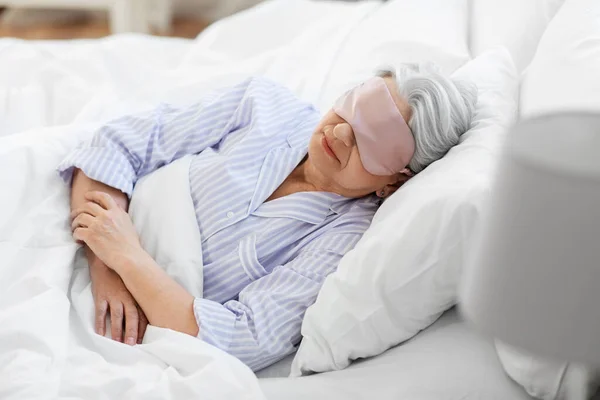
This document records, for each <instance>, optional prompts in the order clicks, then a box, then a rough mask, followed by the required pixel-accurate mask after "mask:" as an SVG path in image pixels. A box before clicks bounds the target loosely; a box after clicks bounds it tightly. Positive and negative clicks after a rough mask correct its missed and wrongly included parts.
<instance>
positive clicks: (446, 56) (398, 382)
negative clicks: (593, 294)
mask: <svg viewBox="0 0 600 400" xmlns="http://www.w3.org/2000/svg"><path fill="white" fill-rule="evenodd" d="M394 3H395V4H394ZM514 3H515V4H516V3H519V2H514ZM555 3H557V4H558V3H559V2H555ZM469 4H470V2H468V1H466V0H464V1H463V0H452V1H445V0H426V1H425V0H424V1H420V2H417V1H408V0H407V1H404V2H402V1H399V0H395V1H390V2H388V3H383V2H378V1H365V2H360V3H354V2H350V3H346V2H335V1H309V0H290V1H277V0H272V1H267V2H265V3H263V4H260V5H259V6H257V7H254V8H252V9H250V10H247V11H245V12H242V13H240V14H236V15H234V16H232V17H229V18H227V19H225V20H222V21H219V22H218V23H216V24H214V25H212V26H211V27H209V28H208V29H207V30H206V31H205V32H203V33H202V34H201V35H200V36H199V37H198V38H196V39H195V40H182V39H166V38H151V37H147V36H142V35H131V34H130V35H118V36H112V37H109V38H106V39H102V40H92V41H90V40H82V41H71V42H52V41H50V42H24V41H20V40H15V39H0V148H2V147H4V148H11V146H16V147H15V148H17V150H18V149H19V148H20V147H18V146H21V144H22V143H26V142H27V143H36V142H39V141H40V140H42V138H43V137H44V136H45V135H57V137H60V139H57V140H58V141H57V142H56V143H59V144H62V143H66V142H68V141H69V138H68V133H69V132H79V131H82V130H86V129H91V128H92V127H95V126H97V125H98V124H99V123H101V122H102V121H105V120H107V119H110V118H113V117H116V116H118V115H122V114H125V113H130V112H133V111H136V110H141V109H144V108H147V107H150V106H151V105H153V104H156V103H157V102H161V101H168V102H173V103H182V104H183V103H188V102H191V101H193V100H194V99H196V98H197V97H198V96H200V95H201V94H203V93H206V92H209V91H210V90H212V89H215V88H218V87H220V86H223V85H226V84H228V83H229V82H231V81H232V80H236V79H240V78H243V77H245V76H249V75H254V74H261V75H265V76H267V77H269V78H271V79H274V80H277V81H279V82H283V83H284V84H286V85H287V86H288V87H290V88H292V89H293V90H294V91H295V92H296V93H297V94H298V95H299V96H300V97H302V98H304V99H307V100H310V101H311V102H313V103H314V104H316V105H317V106H318V107H319V108H320V109H325V108H326V107H327V106H328V105H329V104H330V103H331V101H332V100H333V99H334V98H335V96H336V95H337V94H338V93H339V92H341V91H343V90H345V89H347V88H349V87H351V86H352V85H353V84H355V83H357V82H359V81H360V80H361V79H363V78H364V77H365V76H366V75H367V74H369V73H371V72H372V70H373V67H375V66H377V65H380V64H381V63H398V62H416V61H420V60H423V59H430V60H432V61H434V62H436V63H437V64H438V65H440V66H441V68H442V70H444V71H447V72H452V71H454V70H456V69H457V68H458V67H459V66H461V65H463V64H464V63H466V62H467V61H468V60H469V59H471V58H472V57H473V56H474V55H475V50H474V48H473V46H472V45H473V40H472V37H470V36H469V35H472V34H473V32H471V30H472V28H473V26H472V24H471V23H470V18H472V15H471V12H472V9H471V8H470V7H469ZM390 7H392V8H390ZM393 7H400V8H398V9H394V8H393ZM556 9H558V5H557V6H556ZM556 9H553V10H552V11H548V15H550V16H549V17H548V18H547V19H548V21H549V20H550V19H551V15H553V14H554V12H556ZM399 10H403V11H406V14H407V15H406V16H405V17H402V15H401V14H400V13H399ZM432 10H434V11H432ZM534 11H536V12H537V11H538V10H534ZM394 13H399V14H397V18H396V17H394ZM386 18H388V19H386ZM390 18H392V19H390ZM402 18H405V19H402ZM382 21H386V22H387V23H382ZM393 21H396V22H397V23H390V22H393ZM411 21H412V22H411ZM548 21H546V23H547V22H548ZM257 26H261V27H262V28H263V29H256V27H257ZM502 26H504V25H502ZM540 29H541V30H542V31H543V29H542V28H540ZM541 33H542V32H540V33H539V35H538V37H537V39H535V38H534V39H535V40H533V41H534V42H535V44H536V45H537V40H539V36H541ZM417 39H418V40H417ZM499 40H500V39H498V35H497V36H494V37H493V40H488V41H487V42H486V40H484V39H478V41H477V43H476V45H477V52H481V51H484V50H485V48H486V47H488V46H493V45H497V44H498V41H499ZM510 44H511V45H515V44H514V42H511V43H510ZM517 50H518V51H515V50H514V49H513V53H514V54H513V55H515V54H516V55H520V56H523V54H524V53H525V50H523V49H521V48H518V49H517ZM534 50H535V46H534V47H533V49H529V50H528V51H527V52H526V53H527V54H525V56H523V57H525V58H527V57H529V60H530V59H531V57H533V53H534ZM361 52H362V53H361ZM364 52H368V54H369V56H368V57H364V55H363V56H361V57H359V58H357V57H358V56H357V54H364ZM517 53H518V54H517ZM522 62H523V63H524V64H526V63H527V61H522ZM65 132H66V133H65ZM59 144H57V145H56V146H54V145H53V146H52V148H48V149H47V150H48V151H49V152H50V153H51V152H52V151H54V150H55V148H56V147H57V146H58V147H60V146H59ZM11 154H12V153H11ZM3 155H4V156H5V159H4V160H3V162H4V161H6V159H8V158H9V153H8V152H7V153H3ZM31 156H32V155H31V154H29V153H23V156H22V157H21V155H19V154H18V152H17V155H15V156H14V157H15V159H16V158H19V157H20V158H27V157H31ZM19 162H25V161H23V160H20V161H19ZM27 162H29V161H27ZM32 162H33V164H35V162H38V161H36V160H34V161H32ZM42 162H44V160H42V161H39V163H42ZM8 165H9V164H8V163H7V162H5V163H4V164H2V168H6V167H7V166H8ZM23 165H25V164H23ZM40 165H41V164H40ZM32 171H36V169H35V168H33V169H32ZM32 173H33V172H32ZM18 181H19V179H18V178H17V179H14V177H13V176H12V175H11V174H8V173H6V172H4V174H3V175H2V176H0V182H2V183H3V184H9V183H10V184H15V185H16V184H20V183H18ZM25 193H28V194H31V195H32V196H33V197H35V193H34V192H31V191H30V192H25ZM23 198H25V197H23ZM13 200H15V199H12V200H11V199H8V198H6V199H4V200H2V201H4V203H2V206H3V207H4V208H5V211H3V214H2V215H1V218H0V221H1V223H0V245H1V246H0V251H3V252H7V251H8V254H9V256H10V255H11V254H12V253H15V254H16V253H18V252H22V251H24V249H25V250H27V249H28V248H29V249H30V250H31V251H30V253H31V254H33V253H35V251H37V250H36V249H37V248H36V247H35V245H37V244H39V243H42V242H43V241H42V242H40V240H39V239H35V240H37V242H35V241H33V242H32V239H31V238H32V237H34V236H33V234H32V233H31V231H30V229H31V227H24V226H23V224H22V223H21V221H19V220H18V219H16V218H15V217H14V216H13V215H9V214H8V213H9V211H11V210H16V209H17V208H16V207H17V205H16V202H18V199H17V201H13ZM42 200H44V198H40V202H41V201H42ZM31 201H33V200H31ZM7 210H8V211H7ZM48 214H51V212H48ZM56 221H58V222H56ZM56 221H55V223H56V224H60V223H61V222H60V220H56ZM67 239H68V238H67ZM67 239H65V242H64V243H66V240H67ZM44 240H51V239H48V238H44ZM52 240H59V239H52ZM36 243H37V244H36ZM61 243H62V242H61ZM2 246H3V247H2ZM28 246H30V247H28ZM64 246H66V245H64ZM34 248H35V249H34ZM11 252H12V253H11ZM59 253H60V252H57V255H58V254H59ZM31 257H32V258H31V259H32V260H33V259H35V257H36V256H35V254H33V255H31ZM9 260H10V258H9ZM32 262H33V261H32ZM36 262H37V261H36ZM9 264H10V261H8V262H7V265H9ZM40 265H41V264H40ZM40 268H41V267H40ZM40 271H42V269H40ZM64 271H67V270H64V269H63V272H64ZM5 272H6V270H5ZM40 273H42V275H43V272H40ZM19 274H20V272H19V271H16V270H8V273H6V274H4V275H3V276H2V279H0V282H1V283H2V286H0V290H3V289H6V290H8V289H9V288H14V285H13V286H11V284H10V282H9V278H10V279H13V278H14V277H15V276H17V277H18V276H20V275H19ZM29 278H31V277H28V279H29ZM32 279H33V278H32ZM52 279H54V278H49V277H47V276H41V277H39V279H38V278H35V279H33V280H31V281H28V282H29V283H28V284H27V285H29V286H27V287H28V288H29V289H30V290H29V291H27V290H25V291H23V292H20V293H21V294H20V295H19V296H21V297H20V298H19V299H18V300H14V301H13V300H9V299H7V298H1V301H0V343H1V344H0V354H2V353H5V354H7V356H5V357H4V358H3V357H2V356H0V361H1V363H0V365H2V367H1V368H3V369H5V370H6V371H7V372H8V374H6V373H4V372H3V373H2V374H0V375H1V376H0V393H1V394H2V396H1V397H3V398H24V397H23V396H27V398H32V399H33V398H49V396H48V393H54V394H55V395H52V396H50V397H53V398H68V397H71V398H73V396H74V397H85V398H106V397H105V396H107V395H108V393H112V394H114V395H117V394H118V393H124V392H125V393H127V398H192V397H194V396H199V395H202V394H205V393H206V391H205V390H206V387H203V386H202V385H198V384H197V383H198V381H197V380H196V381H195V380H194V379H193V378H195V377H196V378H197V377H204V378H206V379H210V378H211V377H213V378H214V377H218V373H219V371H221V372H223V371H225V372H227V373H229V374H231V375H230V376H235V374H237V373H239V374H241V375H244V378H243V379H242V380H240V381H239V382H237V384H232V386H235V387H237V388H239V389H240V391H238V392H218V390H217V391H215V392H210V393H211V394H212V396H211V398H231V397H227V396H231V393H236V396H239V397H238V398H242V397H245V398H267V399H282V398H285V399H296V398H297V399H300V398H315V399H321V398H322V399H338V398H339V399H342V398H344V399H348V398H350V399H370V398H377V399H398V398H407V399H440V398H443V399H448V400H452V399H456V400H459V399H461V400H462V399H465V400H466V399H498V400H500V399H502V400H504V399H515V400H525V399H532V397H530V396H529V395H528V394H527V393H526V391H525V390H523V388H522V387H521V386H520V385H518V384H517V383H516V382H514V381H513V380H511V379H510V378H509V377H508V375H507V374H506V373H505V371H504V369H503V367H502V365H501V363H500V361H499V359H498V356H497V354H496V351H495V348H494V344H493V341H492V340H491V339H488V338H485V337H483V336H481V335H479V334H478V333H477V332H476V331H475V330H474V329H473V328H472V327H471V326H469V325H468V324H467V323H466V322H463V321H462V320H461V318H460V315H459V313H458V312H457V310H456V309H455V308H452V309H450V310H448V311H446V312H445V313H444V314H443V315H442V316H441V317H440V318H439V319H438V320H437V321H436V322H435V323H433V324H432V325H431V326H430V327H428V328H427V329H426V330H424V331H423V332H421V333H420V334H418V335H417V336H415V337H414V338H412V339H410V340H408V341H406V342H403V343H401V344H400V345H398V346H395V347H393V348H391V349H389V350H388V351H386V352H384V353H383V354H381V355H379V356H376V357H372V358H368V359H364V360H358V361H356V362H354V363H353V364H352V365H351V366H350V367H348V368H347V369H344V370H341V371H333V372H326V373H322V374H315V375H310V376H306V377H301V378H288V377H287V376H288V375H289V373H290V369H291V364H292V359H293V356H294V355H293V354H292V355H290V356H288V357H287V358H285V359H284V360H281V361H280V362H278V363H277V364H274V365H272V366H270V367H268V368H266V369H264V370H262V371H259V372H258V373H257V374H256V375H257V377H258V378H259V380H258V381H257V383H253V381H252V379H253V376H254V375H252V378H251V377H250V375H248V371H244V370H242V369H241V367H238V366H236V365H233V364H227V363H224V364H222V365H221V364H219V368H220V369H219V368H216V369H213V370H210V368H205V370H204V375H202V374H197V375H194V374H195V373H196V372H198V371H195V370H194V367H193V366H190V365H188V364H186V363H185V362H183V364H178V365H182V366H180V367H179V368H175V370H173V368H170V367H167V364H165V363H166V361H165V360H169V357H166V358H165V357H163V356H164V351H165V348H166V347H156V348H154V350H153V353H152V355H153V356H154V357H158V358H160V357H163V358H162V359H161V360H162V362H163V363H162V364H160V368H158V367H157V369H144V368H145V367H144V363H145V362H150V361H149V358H144V357H141V358H136V357H138V356H137V355H134V353H131V354H129V353H128V354H127V355H123V356H118V355H117V354H116V353H115V352H114V351H113V350H110V351H109V350H107V351H108V352H107V353H106V354H108V355H103V356H102V358H103V360H102V362H100V361H99V360H98V359H96V358H93V356H92V355H90V354H91V353H85V354H84V353H78V352H77V351H75V352H73V351H71V350H69V349H72V346H75V345H73V344H69V345H65V343H64V339H62V340H61V337H62V336H61V335H67V337H70V338H72V339H74V340H75V341H76V342H79V341H80V342H81V343H78V344H77V346H87V347H90V346H91V348H96V349H101V348H102V346H103V344H101V343H100V344H99V342H98V343H96V342H94V344H93V345H90V343H91V342H90V341H89V340H90V339H89V338H88V339H86V337H85V336H84V335H83V334H81V332H73V329H75V330H77V329H82V328H81V327H79V328H71V331H70V332H69V326H71V327H73V326H79V325H78V323H77V322H74V318H75V317H74V315H76V312H78V311H77V310H74V309H73V308H69V306H68V303H65V301H66V300H67V299H70V298H68V291H69V290H72V288H73V287H74V286H77V284H78V282H77V281H76V280H73V279H72V280H71V281H69V277H68V276H67V275H65V276H63V277H62V278H61V279H62V280H61V282H60V284H58V283H56V282H54V281H53V280H52ZM32 282H33V283H32ZM52 282H54V283H52ZM32 285H33V286H32ZM36 285H37V286H36ZM48 288H49V289H48ZM71 293H72V292H71ZM70 300H72V299H70ZM15 301H16V303H15ZM40 301H43V302H45V303H42V304H40ZM53 302H55V303H53ZM15 304H17V306H18V307H17V306H15ZM52 304H55V306H56V307H59V308H60V309H61V310H62V311H61V314H60V315H58V314H56V313H55V311H54V308H53V306H52ZM40 306H41V307H42V308H43V309H44V310H45V311H44V312H46V313H48V314H47V315H46V317H45V321H46V323H47V324H48V327H49V328H48V331H47V334H46V336H49V337H50V339H48V337H46V338H43V337H42V336H40V333H36V332H37V331H36V328H35V325H32V324H31V323H25V322H24V321H25V320H26V319H27V318H26V316H30V317H31V318H30V320H31V319H35V318H34V317H35V315H36V313H39V307H40ZM46 306H47V308H44V307H46ZM65 307H66V308H65ZM19 313H20V314H19ZM57 321H58V322H57ZM15 327H16V328H15ZM23 332H25V333H26V334H25V336H21V339H19V334H22V333H23ZM27 335H30V336H27ZM23 337H25V338H27V337H30V338H31V340H29V339H23ZM94 346H96V347H94ZM77 348H78V349H79V347H77ZM207 351H209V350H207ZM11 352H12V353H11ZM209 353H210V351H209ZM136 354H137V353H136ZM206 354H208V353H203V354H200V353H198V360H200V359H201V358H202V357H204V356H206ZM210 355H211V357H212V353H210ZM185 356H186V354H185V352H183V353H181V354H178V355H177V356H173V357H171V360H173V362H175V363H178V362H181V359H182V357H183V358H185ZM11 357H12V358H11ZM90 357H91V358H90ZM128 357H131V358H129V359H128ZM177 357H179V358H177ZM15 360H16V361H15ZM53 360H54V361H53ZM90 360H92V361H93V362H92V364H94V363H96V364H97V365H98V366H99V369H96V370H86V371H85V373H83V372H82V373H80V374H77V373H73V372H71V373H70V374H67V375H66V377H65V376H62V377H61V374H63V372H64V371H67V370H68V368H75V367H76V366H77V365H82V364H81V363H86V362H88V361H90ZM132 360H134V361H132ZM198 362H200V361H198ZM36 363H37V364H36ZM78 363H79V364H78ZM36 365H37V366H36ZM232 365H233V366H232ZM113 367H114V368H113ZM124 367H127V368H128V369H127V370H126V369H124ZM186 368H189V370H186ZM208 370H210V371H208ZM124 371H134V372H131V373H129V372H127V373H125V372H124ZM136 371H137V372H136ZM207 371H208V372H207ZM211 371H212V372H211ZM146 373H150V374H153V375H152V376H153V378H152V379H155V380H156V382H160V384H158V383H157V384H156V386H152V385H153V384H151V383H150V380H149V379H150V378H148V377H147V375H146V376H145V375H144V374H146ZM11 374H12V375H11ZM119 374H124V375H119ZM26 375H27V376H26ZM6 376H12V377H17V379H16V380H15V379H13V380H12V381H9V380H6V378H4V377H6ZM228 376H229V375H228ZM77 380H79V382H78V383H77V382H75V381H77ZM86 380H87V381H86ZM82 381H86V382H85V384H83V383H82ZM74 382H75V383H74ZM153 382H154V381H153ZM223 382H228V381H227V379H225V380H224V381H223ZM70 385H74V386H70ZM244 385H248V386H244ZM244 387H245V388H246V389H244ZM32 388H33V389H32ZM69 388H70V389H69ZM150 388H155V389H156V390H154V389H153V390H150ZM213 388H214V387H213ZM120 390H121V391H120ZM211 390H212V389H211ZM242 394H243V395H242ZM263 396H264V397H263Z"/></svg>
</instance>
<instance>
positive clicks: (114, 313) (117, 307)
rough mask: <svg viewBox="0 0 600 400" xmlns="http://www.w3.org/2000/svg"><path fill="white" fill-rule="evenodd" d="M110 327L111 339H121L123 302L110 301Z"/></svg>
mask: <svg viewBox="0 0 600 400" xmlns="http://www.w3.org/2000/svg"><path fill="white" fill-rule="evenodd" d="M110 328H111V335H112V338H113V340H116V341H117V342H122V341H123V303H121V302H120V301H115V302H113V303H110Z"/></svg>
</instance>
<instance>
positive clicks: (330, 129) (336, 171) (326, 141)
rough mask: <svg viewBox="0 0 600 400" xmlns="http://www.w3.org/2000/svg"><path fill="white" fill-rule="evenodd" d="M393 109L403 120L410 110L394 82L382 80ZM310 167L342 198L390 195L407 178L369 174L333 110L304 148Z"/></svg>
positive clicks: (351, 134)
mask: <svg viewBox="0 0 600 400" xmlns="http://www.w3.org/2000/svg"><path fill="white" fill-rule="evenodd" d="M385 81H386V84H387V86H388V89H389V91H390V93H391V94H392V97H393V99H394V102H395V103H396V106H397V107H398V109H399V111H400V113H401V114H402V117H403V118H404V120H405V121H408V120H409V118H410V108H409V106H408V104H407V103H406V101H405V100H403V99H402V98H401V97H400V96H399V95H398V94H397V91H396V88H395V82H394V79H393V78H391V77H386V78H385ZM308 155H309V159H310V161H311V164H312V165H313V166H314V167H315V168H316V169H317V170H318V171H319V174H320V175H322V177H323V179H324V180H326V181H327V184H328V185H330V186H331V187H332V188H333V189H334V190H335V191H336V192H337V193H339V194H341V195H343V196H346V197H362V196H366V195H367V194H370V193H373V192H377V193H378V194H379V195H380V192H381V190H384V191H385V195H386V196H387V195H390V194H391V193H392V192H393V191H394V190H395V189H397V187H398V186H399V184H402V183H403V182H404V181H406V179H407V178H408V177H406V176H405V175H403V174H400V173H399V174H394V175H390V176H379V175H373V174H371V173H369V172H368V171H367V170H365V168H364V166H363V164H362V161H361V159H360V153H359V148H358V147H357V144H356V138H355V136H354V131H353V130H352V127H351V126H350V125H349V124H348V123H347V122H346V121H345V120H344V119H343V118H342V117H340V116H339V115H337V114H336V113H335V112H334V111H333V110H329V112H328V113H327V114H325V116H324V117H323V119H321V121H320V122H319V125H317V128H316V129H315V132H314V133H313V135H312V137H311V139H310V143H309V146H308Z"/></svg>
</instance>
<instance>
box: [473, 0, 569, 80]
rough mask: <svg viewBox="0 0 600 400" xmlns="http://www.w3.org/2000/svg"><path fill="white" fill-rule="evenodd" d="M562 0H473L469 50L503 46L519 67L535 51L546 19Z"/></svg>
mask: <svg viewBox="0 0 600 400" xmlns="http://www.w3.org/2000/svg"><path fill="white" fill-rule="evenodd" d="M563 2H564V0H525V1H523V0H503V1H498V0H473V1H472V3H471V53H472V55H473V56H477V55H479V54H481V53H482V52H483V51H485V50H487V49H489V48H491V47H493V46H505V47H506V48H508V50H509V51H510V52H511V54H512V56H513V59H514V60H515V64H516V65H517V69H518V70H519V71H522V70H523V69H524V68H525V67H526V66H527V65H528V64H529V62H530V61H531V59H532V58H533V56H534V54H535V50H536V48H537V45H538V42H539V40H540V37H541V36H542V34H543V33H544V30H545V29H546V26H548V22H550V20H551V19H552V17H553V16H554V15H555V14H556V11H557V10H558V9H559V8H560V6H561V5H562V4H563Z"/></svg>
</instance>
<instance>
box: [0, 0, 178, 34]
mask: <svg viewBox="0 0 600 400" xmlns="http://www.w3.org/2000/svg"><path fill="white" fill-rule="evenodd" d="M0 6H7V7H20V8H26V7H27V8H66V9H69V8H71V9H78V10H81V9H83V10H104V11H107V12H108V14H109V21H110V28H111V31H112V33H123V32H138V33H149V32H150V27H154V28H156V30H157V31H159V32H160V33H167V32H168V31H169V29H170V28H171V18H172V9H171V0H0Z"/></svg>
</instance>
